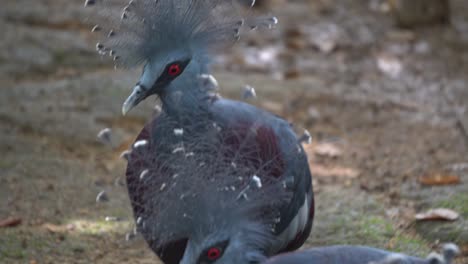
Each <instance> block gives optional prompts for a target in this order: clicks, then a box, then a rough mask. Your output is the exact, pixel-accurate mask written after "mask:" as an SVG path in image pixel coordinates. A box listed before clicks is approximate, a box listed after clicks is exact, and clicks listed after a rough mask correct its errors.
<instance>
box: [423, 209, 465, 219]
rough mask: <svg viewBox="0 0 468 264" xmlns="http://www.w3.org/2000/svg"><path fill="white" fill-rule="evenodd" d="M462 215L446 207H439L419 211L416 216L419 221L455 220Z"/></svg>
mask: <svg viewBox="0 0 468 264" xmlns="http://www.w3.org/2000/svg"><path fill="white" fill-rule="evenodd" d="M459 216H460V214H459V213H457V212H455V211H453V210H450V209H446V208H437V209H431V210H429V211H427V212H424V213H419V214H416V215H415V216H414V218H416V220H418V221H440V220H443V221H455V220H457V219H458V217H459Z"/></svg>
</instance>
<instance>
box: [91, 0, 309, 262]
mask: <svg viewBox="0 0 468 264" xmlns="http://www.w3.org/2000/svg"><path fill="white" fill-rule="evenodd" d="M116 2H118V1H110V0H109V1H105V0H101V1H99V0H88V1H86V3H85V6H88V7H92V6H94V7H96V8H97V10H99V12H98V13H100V14H102V13H104V16H103V17H104V18H105V19H103V20H102V21H101V23H99V24H97V25H95V26H94V27H93V31H94V32H96V33H100V34H102V36H104V37H103V38H102V40H101V41H100V42H99V43H97V45H96V49H97V51H98V52H99V53H100V54H102V55H106V56H107V55H109V56H111V57H113V59H114V60H115V62H116V64H117V65H118V66H126V67H130V66H135V65H140V64H142V65H144V67H143V73H142V75H141V78H140V80H139V81H138V82H137V84H136V86H135V87H134V89H133V92H132V93H131V95H130V96H129V97H128V98H127V100H126V101H125V103H124V104H123V107H122V112H123V113H124V114H126V113H127V112H128V111H130V109H132V108H133V107H135V106H136V105H138V104H139V103H140V102H141V101H143V100H144V99H145V98H147V97H149V96H151V95H156V96H158V97H159V98H160V100H161V102H162V107H161V113H160V115H159V116H158V117H156V118H155V119H154V120H152V121H150V122H149V123H148V124H147V125H146V126H145V128H144V129H143V131H142V132H141V133H140V134H139V136H138V138H137V141H136V142H135V144H134V145H133V152H132V153H131V154H130V155H127V157H128V159H129V163H128V167H127V173H126V174H127V185H128V191H129V196H130V200H131V203H132V207H133V211H134V215H135V219H136V222H137V224H138V223H139V222H144V223H146V227H148V226H155V225H156V224H157V223H160V224H164V222H160V221H158V222H157V223H156V222H155V221H151V219H153V218H154V217H156V216H158V215H159V214H160V212H159V211H160V210H162V207H158V208H155V207H154V206H153V205H154V203H162V204H164V203H165V202H166V203H167V204H168V206H169V205H171V204H172V203H173V202H175V201H174V200H170V199H169V198H167V197H166V198H164V199H166V201H163V200H162V199H163V196H161V195H160V191H165V190H167V188H168V185H167V184H168V183H166V184H164V183H165V182H166V181H169V180H171V179H173V178H174V177H175V178H176V179H177V178H178V177H180V176H177V173H174V170H176V171H177V170H184V169H183V168H176V169H174V168H172V169H170V170H164V169H157V170H154V171H153V172H152V171H151V170H149V169H148V168H150V167H156V168H159V167H161V166H163V165H165V164H167V160H168V158H167V157H171V155H179V154H181V153H185V155H188V156H189V157H190V156H196V157H198V156H200V155H201V154H200V153H205V154H203V155H202V156H203V157H205V158H204V159H207V160H209V161H210V162H214V161H215V160H214V159H213V158H212V156H219V157H223V163H221V164H229V165H230V167H232V168H234V169H236V170H239V172H242V171H255V172H256V173H255V175H243V176H242V177H244V178H245V177H248V176H249V177H251V181H252V182H253V183H254V184H253V185H258V186H260V185H261V186H264V187H265V186H266V187H268V183H269V182H271V180H272V179H274V180H275V181H279V182H281V184H282V185H283V186H284V188H283V189H282V190H289V191H288V193H291V195H289V196H288V195H284V194H283V193H282V192H280V191H278V193H274V192H270V193H269V195H270V196H271V197H270V199H271V201H274V200H275V196H276V195H278V196H280V197H283V196H285V197H286V198H285V199H283V200H281V202H280V203H272V206H270V208H267V209H262V210H261V211H262V212H265V214H263V218H261V219H260V220H261V221H259V219H258V218H256V221H257V222H255V221H253V222H252V221H251V220H249V219H245V215H246V214H235V212H237V211H238V210H239V211H242V208H237V207H234V208H230V209H231V210H222V212H223V214H222V215H218V214H217V212H216V211H215V208H217V207H218V206H219V204H217V201H216V200H214V201H212V203H213V204H214V205H216V206H214V207H213V208H214V209H211V210H213V211H212V212H211V211H207V214H206V215H213V216H216V217H215V218H214V219H219V220H222V223H224V224H223V225H214V228H213V229H207V230H205V229H203V230H204V231H203V232H201V233H196V234H193V233H191V232H187V235H186V236H174V237H173V236H165V235H164V232H162V231H161V229H157V228H156V229H154V230H150V231H148V230H147V229H141V230H142V231H141V233H142V234H143V236H144V237H145V239H146V241H147V242H148V244H149V245H150V247H151V248H152V249H153V251H154V252H156V253H157V255H158V256H160V257H161V259H162V260H163V261H164V262H165V263H179V261H181V260H182V263H236V264H242V263H254V261H253V260H252V261H250V260H251V259H257V258H260V257H261V256H270V255H273V254H276V253H279V252H284V251H290V250H294V249H297V248H299V247H300V246H301V245H302V244H303V243H304V241H305V240H306V239H307V237H308V236H309V233H310V231H311V228H312V220H313V216H314V200H313V191H312V180H311V174H310V171H309V167H308V159H307V156H306V154H305V152H304V150H303V148H302V146H301V144H300V142H298V140H297V138H296V135H295V133H294V132H293V130H292V128H291V126H290V124H289V123H288V122H286V121H285V120H283V119H281V118H279V117H277V116H275V115H273V114H271V113H268V112H266V111H263V110H261V109H258V108H256V107H254V106H252V105H249V104H246V103H243V102H238V101H233V100H228V99H223V98H221V97H220V96H219V95H218V94H217V92H216V90H215V89H214V88H216V86H217V85H216V81H215V80H214V78H213V77H212V76H211V75H210V63H211V61H212V58H213V57H214V55H215V53H216V51H218V50H219V48H224V47H227V46H229V45H231V44H233V43H235V42H236V41H237V40H238V38H239V36H240V35H241V34H242V33H243V32H247V31H250V30H254V29H258V28H270V27H273V26H274V25H275V24H276V23H277V19H276V18H275V17H254V16H251V15H247V16H245V15H243V14H245V12H244V11H245V10H244V9H243V8H244V6H242V5H239V3H237V1H236V0H178V1H174V0H132V1H130V2H129V3H127V4H126V5H122V6H121V9H120V10H119V11H115V9H114V7H115V6H116V4H115V3H116ZM99 6H101V7H102V8H99ZM249 12H250V11H247V13H249ZM194 139H196V140H197V142H200V143H206V144H201V145H202V146H204V147H209V148H208V149H203V148H202V149H201V150H200V149H199V150H198V151H197V150H193V149H189V148H188V145H195V144H188V143H187V142H193V141H194ZM215 139H216V140H215ZM213 140H214V141H213ZM208 142H209V144H208ZM138 149H142V150H145V149H146V152H143V153H145V155H141V154H137V153H138V151H136V150H138ZM215 150H217V151H219V150H222V153H221V154H220V153H217V155H215V154H210V155H208V154H206V153H214V151H215ZM145 156H151V157H152V158H151V159H149V160H145V159H143V158H142V157H145ZM169 160H170V159H169ZM182 161H183V160H180V162H176V161H174V162H175V163H177V164H179V165H180V166H182V165H183V162H182ZM200 163H201V164H203V163H204V162H200ZM205 163H206V162H205ZM218 165H219V164H218ZM218 167H222V166H221V165H219V166H218ZM202 168H203V166H202ZM217 175H218V177H222V178H228V179H231V178H238V177H241V176H238V173H222V174H219V173H218V174H217ZM254 176H255V177H254ZM155 183H159V185H158V184H155ZM242 183H243V184H247V183H246V182H242ZM249 184H250V183H249ZM249 186H250V185H249ZM214 187H216V186H214ZM240 187H242V186H237V187H236V186H234V188H235V189H236V190H238V189H239V188H240ZM243 188H246V187H245V186H244V187H243ZM265 189H269V188H265ZM206 191H207V192H210V189H209V188H208V189H206ZM213 191H214V190H213ZM283 192H285V191H283ZM177 194H178V195H182V194H179V193H177ZM237 195H240V198H241V199H244V200H245V199H249V198H248V197H249V195H248V194H237ZM244 196H246V197H244ZM250 196H251V195H250ZM215 197H216V196H215ZM167 199H169V200H167ZM220 200H222V199H220ZM273 205H274V206H273ZM235 206H242V204H236V205H235ZM254 207H255V208H257V206H254ZM260 207H261V206H260ZM261 208H263V207H261ZM166 209H170V207H169V208H166ZM193 209H195V210H196V211H198V210H205V209H206V210H208V209H210V208H209V207H208V208H205V206H202V205H197V204H193ZM229 211H232V212H233V214H232V215H231V214H230V213H229ZM276 211H277V212H278V215H277V216H275V217H274V219H270V218H271V215H272V214H271V213H270V212H276ZM145 218H146V220H145ZM225 218H226V219H225ZM154 219H156V218H154ZM160 220H161V221H162V220H164V218H160ZM166 220H167V219H166ZM177 220H178V219H177ZM197 220H198V221H192V222H191V223H189V224H187V225H188V226H184V225H171V228H169V229H166V230H165V232H166V233H167V230H169V232H174V233H180V232H182V231H181V230H184V228H185V227H188V228H191V229H194V230H196V229H197V227H198V226H200V228H201V227H202V226H206V223H210V220H209V218H208V219H203V218H197ZM247 220H248V221H247ZM273 220H274V221H275V223H274V225H272V227H271V228H270V229H268V230H267V232H266V233H265V231H264V230H263V229H262V228H257V227H258V226H264V225H263V224H262V222H268V221H273ZM170 221H171V222H174V223H178V222H177V221H176V219H170ZM246 221H247V222H249V223H250V222H252V223H251V224H245V225H243V224H242V223H244V222H246ZM182 233H183V232H182ZM247 234H258V236H254V239H253V240H255V241H256V240H257V239H259V238H260V237H264V238H262V239H259V240H261V241H260V242H261V243H260V242H259V243H258V245H256V246H254V244H255V243H253V242H252V241H251V240H252V239H251V238H250V237H249V236H248V235H247ZM267 234H268V236H267ZM213 248H214V251H213V250H211V249H213ZM223 252H224V253H227V252H230V253H229V254H223ZM208 253H209V254H208ZM211 253H212V254H211ZM207 254H208V255H210V256H211V257H208V258H206V257H207ZM234 256H235V257H234Z"/></svg>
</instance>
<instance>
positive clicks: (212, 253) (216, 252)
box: [206, 247, 221, 260]
mask: <svg viewBox="0 0 468 264" xmlns="http://www.w3.org/2000/svg"><path fill="white" fill-rule="evenodd" d="M220 256H221V249H219V248H217V247H212V248H210V249H208V251H207V252H206V257H207V258H208V259H209V260H216V259H218V258H219V257H220Z"/></svg>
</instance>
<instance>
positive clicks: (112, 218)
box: [0, 0, 468, 264]
mask: <svg viewBox="0 0 468 264" xmlns="http://www.w3.org/2000/svg"><path fill="white" fill-rule="evenodd" d="M83 2H84V1H82V0H35V1H31V0H2V4H1V6H2V7H1V9H0V32H1V37H0V85H1V87H0V153H1V155H0V157H1V158H0V262H1V263H30V264H33V263H154V262H155V261H156V257H154V256H153V253H152V252H151V251H150V250H149V249H147V248H146V245H145V243H144V241H143V240H142V239H141V238H140V237H139V236H133V235H131V234H132V233H131V232H132V229H133V219H132V215H131V211H130V206H129V203H128V198H127V193H126V189H125V180H124V178H123V175H124V170H125V165H126V164H125V162H124V160H123V159H122V158H120V154H121V153H122V151H124V150H125V149H126V148H127V147H128V146H129V145H130V142H132V141H133V139H134V137H135V136H136V135H137V133H138V132H139V130H140V129H141V127H142V126H143V124H144V123H145V122H146V121H147V120H148V119H149V118H151V116H152V113H153V111H154V110H153V109H154V105H155V103H156V102H155V101H154V100H147V101H146V102H145V104H144V106H140V107H138V108H137V109H135V111H132V112H131V113H130V115H129V116H125V117H122V116H121V114H120V109H121V104H122V102H123V100H124V99H125V98H126V96H127V95H128V94H129V92H130V89H131V88H132V87H133V85H134V83H135V81H136V80H137V77H138V76H139V70H138V69H135V70H114V67H113V65H112V63H111V62H110V61H108V60H107V59H103V58H101V57H100V56H98V55H97V54H96V51H95V44H94V42H93V38H92V34H91V33H90V29H91V28H92V25H90V24H89V23H88V22H87V20H86V17H87V15H88V14H87V10H86V9H85V8H84V7H83ZM257 2H258V6H257V7H256V8H255V9H256V10H257V11H258V12H262V13H272V14H275V15H277V16H278V18H279V21H280V22H279V25H278V26H277V28H275V29H273V30H271V31H265V32H252V33H251V34H249V35H248V36H246V37H244V38H242V39H241V41H240V42H239V43H238V44H237V45H236V46H235V47H234V48H233V49H230V50H227V51H226V52H225V53H224V54H220V55H219V56H218V57H217V58H216V64H215V65H214V75H215V77H216V78H217V79H218V81H219V82H220V86H221V93H222V94H224V95H225V96H227V97H231V98H235V99H240V98H241V94H242V92H243V87H244V86H245V85H246V84H248V85H250V86H253V87H255V88H256V92H257V96H258V98H256V99H251V100H250V102H251V103H253V104H256V105H259V106H261V107H263V108H266V109H268V110H270V111H272V112H274V113H277V114H279V115H281V116H284V117H285V118H287V119H288V120H290V121H291V122H293V123H294V124H295V125H297V127H299V128H307V129H308V130H309V131H310V133H311V135H312V137H313V143H312V144H310V145H306V149H307V151H308V153H309V157H310V166H311V169H312V173H313V176H314V185H315V186H314V187H315V194H316V201H317V209H316V218H315V223H314V227H313V231H312V235H311V237H310V239H309V240H308V242H307V244H306V245H305V247H311V246H316V245H331V244H345V243H347V244H366V245H371V246H377V247H383V248H387V249H390V250H394V251H402V252H405V253H408V254H415V255H419V256H425V255H426V254H427V253H429V252H430V251H431V250H432V249H436V248H438V246H439V244H440V243H443V242H455V243H457V244H458V245H459V246H460V247H461V249H462V250H463V254H464V257H465V259H460V261H459V263H467V262H464V261H467V256H468V1H464V0H451V1H448V0H406V1H405V0H258V1H257ZM104 128H111V129H112V135H111V137H110V142H111V143H110V144H107V145H106V144H102V143H100V142H99V140H98V139H97V137H96V135H97V134H98V133H99V131H101V130H102V129H104ZM98 194H100V195H99V197H97V196H98ZM96 200H99V202H96ZM431 209H435V210H432V211H429V210H431Z"/></svg>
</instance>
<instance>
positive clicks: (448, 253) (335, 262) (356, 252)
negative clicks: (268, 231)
mask: <svg viewBox="0 0 468 264" xmlns="http://www.w3.org/2000/svg"><path fill="white" fill-rule="evenodd" d="M457 254H458V247H457V246H456V245H454V244H447V245H444V247H443V250H442V255H440V254H437V253H431V254H429V256H428V257H427V258H425V259H423V258H418V257H412V256H408V255H404V254H400V253H395V252H390V251H386V250H382V249H378V248H372V247H366V246H344V245H343V246H341V245H340V246H329V247H318V248H313V249H308V250H301V251H297V252H294V253H285V254H281V255H278V256H275V257H272V258H270V259H268V260H267V261H265V262H263V263H262V264H452V263H453V259H454V257H455V256H456V255H457Z"/></svg>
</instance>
